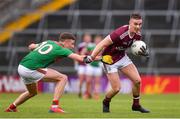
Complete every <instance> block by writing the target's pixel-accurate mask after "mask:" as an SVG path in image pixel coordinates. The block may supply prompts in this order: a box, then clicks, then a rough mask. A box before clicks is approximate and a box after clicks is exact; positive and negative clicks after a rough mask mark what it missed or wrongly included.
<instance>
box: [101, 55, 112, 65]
mask: <svg viewBox="0 0 180 119" xmlns="http://www.w3.org/2000/svg"><path fill="white" fill-rule="evenodd" d="M101 61H102V62H103V63H105V64H112V63H113V60H112V56H110V55H104V56H102V59H101Z"/></svg>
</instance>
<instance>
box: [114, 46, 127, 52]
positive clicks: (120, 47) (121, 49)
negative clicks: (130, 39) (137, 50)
mask: <svg viewBox="0 0 180 119" xmlns="http://www.w3.org/2000/svg"><path fill="white" fill-rule="evenodd" d="M115 49H116V50H119V51H123V50H126V48H124V47H123V46H119V47H115Z"/></svg>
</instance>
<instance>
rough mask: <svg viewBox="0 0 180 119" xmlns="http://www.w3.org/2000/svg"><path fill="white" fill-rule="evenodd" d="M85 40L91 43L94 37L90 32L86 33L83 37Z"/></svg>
mask: <svg viewBox="0 0 180 119" xmlns="http://www.w3.org/2000/svg"><path fill="white" fill-rule="evenodd" d="M83 41H84V42H86V43H90V42H91V41H92V38H91V36H90V35H89V34H86V35H85V36H84V37H83Z"/></svg>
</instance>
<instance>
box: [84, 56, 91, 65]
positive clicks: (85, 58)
mask: <svg viewBox="0 0 180 119" xmlns="http://www.w3.org/2000/svg"><path fill="white" fill-rule="evenodd" d="M92 61H93V59H92V57H91V56H85V57H84V59H83V62H84V63H86V64H89V63H91V62H92Z"/></svg>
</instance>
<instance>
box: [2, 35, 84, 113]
mask: <svg viewBox="0 0 180 119" xmlns="http://www.w3.org/2000/svg"><path fill="white" fill-rule="evenodd" d="M74 44H75V36H74V35H72V34H71V33H62V34H61V35H60V38H59V42H56V41H51V40H47V41H44V42H42V43H39V44H31V45H29V49H30V50H31V52H30V53H29V54H27V55H26V56H25V57H24V58H23V59H22V60H21V62H20V64H19V66H18V73H19V75H20V77H21V79H22V80H23V82H24V84H25V85H26V88H27V91H25V92H23V93H22V94H21V95H20V96H19V97H18V98H17V99H16V100H15V101H14V102H13V103H12V104H11V105H10V106H9V107H8V108H7V109H6V110H5V111H6V112H16V111H17V110H16V107H17V106H19V105H20V104H22V103H24V102H25V101H27V100H28V99H30V98H31V97H33V96H35V95H36V94H37V82H38V81H39V80H43V81H46V82H56V87H55V91H54V97H53V101H52V105H51V107H50V110H49V111H50V112H55V113H64V110H63V109H62V108H60V107H59V104H58V103H59V99H60V98H61V96H62V94H63V91H64V87H65V85H66V83H67V80H68V78H67V76H66V75H65V74H62V73H60V72H58V71H56V70H54V69H51V68H47V67H48V66H49V65H50V64H52V63H53V62H55V61H56V59H57V58H63V57H69V58H71V59H74V60H77V61H80V62H83V59H84V56H81V55H78V54H75V53H73V52H72V51H71V49H73V48H74Z"/></svg>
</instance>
